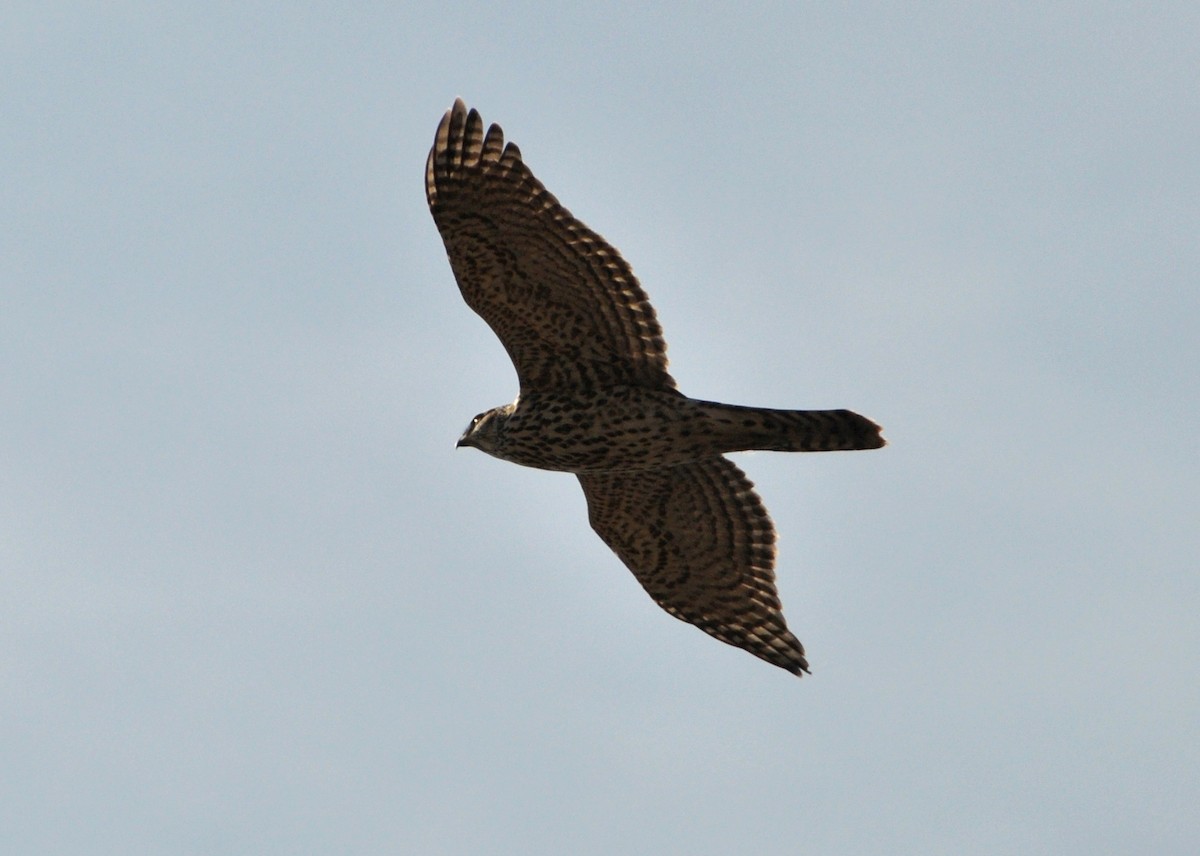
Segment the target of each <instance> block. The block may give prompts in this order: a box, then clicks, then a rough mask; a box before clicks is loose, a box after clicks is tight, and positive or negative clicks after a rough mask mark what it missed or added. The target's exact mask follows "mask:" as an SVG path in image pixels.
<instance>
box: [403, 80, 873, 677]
mask: <svg viewBox="0 0 1200 856" xmlns="http://www.w3.org/2000/svg"><path fill="white" fill-rule="evenodd" d="M425 195H426V199H427V200H428V202H429V210H430V211H431V212H432V214H433V219H434V222H435V223H436V224H437V228H438V231H439V232H440V233H441V236H442V240H443V241H444V242H445V245H446V253H447V255H448V256H449V258H450V267H451V269H452V270H453V271H454V277H455V279H456V280H458V287H459V289H460V290H461V291H462V296H463V298H464V299H465V300H466V302H467V305H468V306H470V307H471V308H472V309H474V310H475V311H476V312H477V313H478V314H479V315H480V316H482V317H483V320H484V321H486V322H487V323H488V326H490V327H491V328H492V330H493V331H494V332H495V334H496V335H497V336H498V337H499V338H500V341H501V342H502V343H503V345H504V348H505V350H507V351H508V355H509V357H510V358H511V359H512V362H513V365H514V366H515V367H516V370H517V378H518V381H519V385H520V391H519V393H518V396H517V400H516V401H514V402H513V403H512V404H505V405H502V406H500V407H495V408H492V409H491V410H488V411H485V412H484V413H481V414H479V415H478V416H476V417H475V418H474V419H472V420H471V424H470V425H469V426H468V427H467V429H466V431H465V432H464V433H463V435H462V437H461V438H460V439H459V441H458V445H459V446H473V447H475V448H477V449H480V450H481V451H483V452H486V453H487V454H489V455H494V456H495V457H497V458H500V459H502V460H505V461H512V462H513V463H517V464H522V465H524V466H527V467H537V468H540V469H545V470H560V471H565V472H571V473H574V474H575V475H576V477H577V478H578V479H579V483H580V485H581V486H582V487H583V493H584V496H585V497H586V499H587V506H588V519H589V521H590V523H591V525H592V528H593V529H594V530H595V531H596V534H598V535H599V536H600V538H601V539H602V540H603V541H604V543H605V544H607V545H608V546H609V547H610V548H611V549H612V551H613V552H614V553H616V554H617V556H618V557H620V559H621V561H622V562H624V563H625V565H626V566H627V567H628V568H629V570H631V571H632V572H633V575H634V576H635V577H636V578H637V580H638V582H640V583H641V584H642V586H643V587H644V588H645V589H646V591H647V592H648V593H649V595H650V597H652V598H653V599H654V600H655V602H656V603H658V605H659V606H661V607H662V608H663V609H665V610H666V611H667V612H669V613H670V614H671V615H673V616H675V617H676V618H679V619H681V620H683V621H686V622H688V623H690V624H694V625H696V626H697V627H699V628H700V629H701V630H703V631H704V632H705V633H708V634H710V635H711V636H714V637H716V638H717V639H720V640H721V641H722V642H726V643H728V644H730V645H734V646H736V647H738V648H743V649H745V650H746V651H749V652H750V653H751V654H754V655H755V656H756V657H761V658H762V659H763V660H766V661H767V662H768V663H772V664H774V665H776V666H779V667H780V668H783V669H786V670H787V671H789V672H792V673H794V674H796V675H800V674H801V673H803V672H807V671H808V661H807V660H806V659H805V658H804V646H803V645H801V644H800V641H799V640H798V639H797V638H796V637H795V636H794V635H792V632H791V631H790V630H788V628H787V623H786V622H785V621H784V617H783V612H782V609H781V606H780V602H779V597H778V595H777V593H776V590H775V572H774V566H775V529H774V526H773V525H772V523H771V518H770V516H769V515H768V514H767V510H766V508H765V507H764V506H763V503H762V500H761V499H759V497H758V494H757V493H755V491H754V486H753V484H752V483H751V482H750V480H749V479H748V478H746V475H745V474H744V473H743V472H742V471H741V470H740V469H738V468H737V467H736V466H735V465H734V464H733V463H732V462H731V461H730V460H729V459H728V458H726V457H724V456H725V454H726V453H728V452H739V451H745V450H750V449H764V450H771V451H780V452H826V451H840V450H850V449H877V448H879V447H881V446H883V445H884V440H883V438H882V437H881V436H880V428H879V426H878V425H876V424H875V423H874V422H872V421H871V420H869V419H867V418H865V417H863V416H859V415H858V414H857V413H852V412H850V411H849V410H771V409H766V408H760V407H741V406H737V405H732V404H718V403H716V402H712V401H701V400H699V399H694V398H689V397H687V396H685V395H684V394H683V393H681V392H679V391H678V390H677V389H676V388H675V381H674V379H673V378H672V377H671V375H670V374H668V373H667V355H666V350H667V346H666V342H665V341H664V340H663V334H662V329H661V328H660V327H659V324H658V319H657V317H656V316H655V313H654V309H653V308H652V307H651V306H650V302H649V300H648V299H647V297H646V293H645V292H644V291H643V290H642V288H641V286H640V285H639V284H638V281H637V279H636V278H635V277H634V275H633V271H632V270H631V269H630V267H629V265H628V264H627V263H626V262H625V260H624V259H623V258H622V257H621V254H620V253H618V252H617V251H616V249H614V248H613V247H612V246H610V245H609V244H608V243H607V242H605V240H604V239H603V238H601V237H600V236H599V235H597V234H596V233H595V232H593V231H592V230H591V229H589V228H588V227H587V226H585V225H584V224H583V223H581V222H579V221H578V220H576V219H575V218H574V217H573V216H572V215H571V213H570V212H569V211H568V210H567V209H566V208H564V207H563V206H562V205H561V204H559V202H558V200H557V199H556V198H555V197H554V196H553V195H552V194H551V193H550V192H549V191H547V190H546V188H545V187H544V186H543V185H542V183H541V182H540V181H538V180H537V179H536V178H535V177H534V175H533V173H532V172H531V171H530V170H529V167H527V166H526V165H525V162H524V161H523V160H522V159H521V152H520V150H519V149H518V148H517V147H516V145H514V144H513V143H507V144H506V143H505V142H504V133H503V131H501V130H500V127H499V126H498V125H492V126H491V127H490V128H488V129H487V130H486V132H485V130H484V124H483V120H482V119H481V118H480V116H479V113H478V112H476V111H475V110H469V111H468V110H467V107H466V105H465V104H463V102H462V100H461V99H458V100H456V101H455V102H454V106H453V107H451V108H450V109H449V110H448V111H446V115H445V116H443V117H442V121H441V123H440V124H439V125H438V129H437V136H436V137H435V139H434V143H433V148H432V149H431V150H430V152H429V159H428V161H427V162H426V165H425Z"/></svg>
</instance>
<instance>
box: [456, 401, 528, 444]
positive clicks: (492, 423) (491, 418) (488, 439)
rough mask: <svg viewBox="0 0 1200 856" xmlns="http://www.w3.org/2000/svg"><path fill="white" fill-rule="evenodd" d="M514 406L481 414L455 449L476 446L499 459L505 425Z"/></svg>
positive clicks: (496, 408) (473, 421) (497, 408)
mask: <svg viewBox="0 0 1200 856" xmlns="http://www.w3.org/2000/svg"><path fill="white" fill-rule="evenodd" d="M514 406H515V405H512V404H505V405H503V406H502V407H493V408H492V409H491V410H487V411H485V412H483V413H480V414H479V415H478V416H476V417H475V418H474V419H472V420H471V424H470V425H468V426H467V430H466V431H463V433H462V436H461V437H459V438H458V443H457V444H456V445H455V448H459V449H461V448H462V447H463V446H474V447H475V448H476V449H479V450H480V451H481V452H487V453H488V454H489V455H496V456H497V457H499V452H500V446H501V444H502V442H503V440H504V423H505V422H506V421H507V420H508V417H509V415H510V414H511V413H512V412H513V408H514Z"/></svg>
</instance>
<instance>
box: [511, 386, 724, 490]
mask: <svg viewBox="0 0 1200 856" xmlns="http://www.w3.org/2000/svg"><path fill="white" fill-rule="evenodd" d="M689 404H690V402H689V401H688V399H686V398H685V397H683V396H680V395H678V394H676V393H661V392H657V391H651V390H636V389H630V390H619V391H617V392H615V393H613V394H611V395H608V396H606V397H605V398H604V399H603V400H601V401H594V402H593V401H588V402H580V401H574V400H571V399H566V398H560V397H549V396H538V397H536V398H533V399H529V400H526V399H523V400H522V401H521V402H520V403H519V404H518V406H517V410H516V411H515V412H514V413H513V414H512V416H511V417H510V418H509V420H508V422H507V425H506V429H505V440H504V444H503V449H501V450H498V451H499V454H498V457H501V458H504V459H505V460H508V461H512V462H513V463H517V464H522V465H524V466H528V467H537V468H539V469H545V470H566V471H569V472H588V471H598V470H604V471H611V470H623V469H646V468H650V467H662V466H672V465H674V464H681V463H687V462H689V461H695V460H698V459H700V458H707V457H711V456H712V455H714V454H719V449H718V446H719V444H715V443H713V442H712V441H711V439H709V438H707V437H706V434H707V432H706V431H705V430H704V429H705V426H704V425H702V424H697V420H696V414H695V413H693V412H692V410H691V408H689V407H688V405H689Z"/></svg>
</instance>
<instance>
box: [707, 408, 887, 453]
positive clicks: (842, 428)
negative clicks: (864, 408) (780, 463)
mask: <svg viewBox="0 0 1200 856" xmlns="http://www.w3.org/2000/svg"><path fill="white" fill-rule="evenodd" d="M703 404H704V405H705V406H704V413H705V415H706V416H707V417H708V419H709V420H710V423H711V424H712V425H713V427H714V428H715V429H716V433H717V434H719V435H720V436H721V437H722V439H727V440H728V441H729V443H730V446H729V447H728V448H727V449H725V451H727V452H742V451H749V450H751V449H761V450H763V451H771V452H843V451H851V450H854V449H878V448H880V447H882V446H884V445H885V444H886V443H887V441H886V440H884V439H883V437H882V435H881V434H880V431H881V430H882V429H881V428H880V427H879V426H878V425H876V424H875V423H874V422H872V421H871V420H870V419H867V418H866V417H865V416H860V415H859V414H857V413H854V412H853V411H850V410H772V409H769V408H764V407H741V406H738V405H734V404H717V403H715V402H703Z"/></svg>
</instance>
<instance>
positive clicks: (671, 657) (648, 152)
mask: <svg viewBox="0 0 1200 856" xmlns="http://www.w3.org/2000/svg"><path fill="white" fill-rule="evenodd" d="M1198 44H1200V7H1198V6H1197V5H1196V4H1195V3H1157V4H1149V5H1137V4H1125V3H1107V2H1101V3H1096V2H1077V3H1049V4H1047V3H1015V4H962V3H944V4H941V3H939V4H916V5H913V4H893V3H868V4H855V5H854V6H853V7H848V6H843V5H838V4H813V3H761V2H740V3H737V4H728V5H723V4H705V5H704V6H703V7H702V6H701V4H683V3H677V4H646V3H640V2H639V3H617V4H607V3H591V4H559V3H531V2H517V3H507V4H474V3H465V4H456V3H445V2H408V3H404V2H392V3H360V4H350V5H346V4H324V3H309V4H288V3H272V2H259V3H230V4H224V3H175V4H137V3H111V4H82V3H76V4H72V3H61V4H56V3H36V4H35V3H18V4H17V5H16V7H15V8H14V7H13V6H11V5H10V6H9V7H8V8H7V11H5V13H4V14H3V25H2V26H0V65H2V68H0V166H2V169H0V182H2V187H3V192H2V193H0V850H2V851H3V852H5V853H12V854H18V853H19V854H35V853H87V854H130V853H154V854H249V853H253V854H310V853H311V854H328V853H355V854H358V853H362V854H375V853H388V854H391V853H413V854H477V853H520V854H566V853H569V854H616V853H620V854H656V853H670V852H678V853H684V852H686V853H690V854H718V853H720V854H726V853H750V852H769V853H780V854H786V853H814V854H816V853H821V854H824V853H855V854H1001V853H1088V854H1108V853H1135V852H1137V853H1155V854H1192V853H1196V852H1200V820H1197V809H1196V806H1197V805H1200V774H1198V773H1197V770H1198V769H1200V739H1198V735H1200V682H1198V681H1197V677H1196V657H1197V654H1198V653H1200V629H1198V622H1197V615H1198V612H1200V574H1198V573H1197V570H1198V564H1200V562H1198V557H1200V525H1198V524H1200V495H1198V493H1200V491H1198V488H1197V485H1198V484H1200V452H1198V451H1197V440H1198V439H1200V437H1198V431H1197V421H1198V420H1197V417H1198V416H1200V378H1198V377H1197V374H1198V372H1197V367H1198V366H1200V287H1198V282H1197V280H1198V272H1200V250H1198V244H1200V242H1198V237H1200V214H1198V212H1200V203H1198V200H1200V166H1198V158H1200V95H1198V93H1200V49H1198V48H1197V45H1198ZM458 95H461V96H463V97H464V98H465V99H466V100H467V102H468V103H469V104H470V105H472V106H475V107H477V108H479V109H480V111H481V112H482V113H483V116H484V119H485V121H488V122H491V121H496V122H499V123H500V124H502V125H503V127H504V129H505V131H506V133H507V136H508V138H509V139H511V140H514V141H516V142H517V143H518V144H519V145H520V146H521V148H522V151H523V152H524V154H525V158H526V160H527V162H528V163H529V164H530V165H531V166H532V168H533V169H534V171H535V172H536V174H537V175H538V176H539V177H540V178H541V179H542V180H543V181H544V182H545V183H546V184H547V186H548V187H549V188H550V189H551V190H552V191H553V192H554V193H555V194H556V195H557V196H558V197H559V198H560V199H561V200H562V201H563V203H564V204H565V205H566V206H567V207H569V208H570V209H571V210H572V211H573V212H574V213H575V214H576V215H577V216H579V217H580V218H582V219H583V220H584V221H585V222H587V223H588V224H589V225H590V226H592V227H593V228H594V229H595V230H596V231H598V232H600V233H601V234H603V235H604V236H606V237H607V238H608V239H609V240H610V241H611V242H612V243H613V244H614V245H615V246H617V247H619V248H620V249H621V251H622V252H623V253H624V255H625V256H626V258H627V259H628V260H629V261H630V262H631V264H632V265H633V267H634V270H635V271H636V272H637V273H638V275H639V276H640V278H641V280H642V283H643V285H644V286H645V287H646V289H647V291H648V292H649V294H650V296H651V298H652V299H653V301H654V303H655V306H656V307H657V309H658V312H659V316H660V318H661V320H662V322H663V325H664V328H665V331H666V335H667V339H668V341H669V343H670V355H671V357H672V371H673V373H674V375H675V377H676V378H677V379H678V380H679V382H680V385H681V388H682V389H683V390H684V391H686V392H688V393H689V394H691V395H694V396H698V397H703V398H711V399H718V400H726V401H734V402H739V403H746V404H761V405H768V406H778V407H785V406H792V407H849V408H852V409H855V410H858V411H860V412H862V413H864V414H866V415H869V416H870V417H872V418H874V419H876V420H877V421H879V422H880V423H882V424H883V426H884V427H885V431H886V435H887V437H888V438H889V440H890V442H891V445H890V446H889V447H888V448H887V449H885V450H883V451H880V452H869V453H867V452H863V453H853V454H836V455H810V456H802V455H780V454H770V453H758V454H752V455H742V456H738V457H737V460H738V463H739V464H740V465H741V466H742V467H743V468H744V469H746V471H747V472H748V473H749V475H750V476H751V478H753V479H754V480H755V482H756V483H757V484H758V486H759V488H760V491H761V493H762V495H763V497H764V499H765V501H766V503H767V505H768V507H769V508H770V510H771V512H772V515H773V517H774V519H775V521H776V525H777V527H778V529H779V533H780V556H779V563H778V570H779V588H780V591H781V594H782V596H783V599H784V603H785V607H786V614H787V616H788V618H789V620H790V623H791V625H792V627H793V628H794V629H795V631H796V632H797V635H799V637H800V638H801V639H802V640H803V641H804V643H805V645H806V646H807V648H808V652H809V655H810V659H811V661H812V664H813V675H812V676H811V677H806V678H804V679H803V680H797V679H795V678H794V677H792V676H790V675H788V674H787V673H785V672H783V671H781V670H779V669H776V668H772V667H771V666H769V665H767V664H765V663H763V662H760V661H758V660H756V659H754V658H753V657H751V656H750V655H748V654H746V653H744V652H740V651H738V650H735V649H733V648H730V647H728V646H725V645H722V644H720V643H718V642H716V641H715V640H712V639H710V638H708V637H707V636H705V635H703V634H702V633H700V632H699V631H697V630H695V629H693V628H690V627H688V626H686V625H684V624H682V623H680V622H677V621H675V620H673V619H672V618H670V617H669V616H667V615H666V614H665V613H663V612H661V611H660V610H659V609H658V608H657V607H655V606H654V605H653V603H652V602H651V601H650V600H649V598H648V597H647V596H646V595H645V594H644V593H643V592H642V591H641V589H640V588H639V587H638V586H637V584H636V583H635V581H634V580H633V578H632V576H631V575H630V574H629V573H628V572H627V571H626V570H625V569H624V568H623V566H622V565H621V563H620V562H619V561H618V560H617V559H616V557H615V556H613V555H612V554H611V553H610V552H609V551H608V550H607V549H606V548H605V547H604V545H603V544H602V543H601V542H600V541H599V539H598V538H596V537H595V535H594V534H593V533H592V532H591V530H590V529H589V527H588V524H587V519H586V513H585V506H584V501H583V497H582V495H581V493H580V491H579V488H578V485H577V484H576V482H575V479H574V478H572V477H570V476H568V475H563V474H556V473H544V472H538V471H534V470H525V469H521V468H519V467H516V466H513V465H510V464H506V463H503V462H501V461H497V460H494V459H491V458H488V457H486V456H484V455H482V454H480V453H478V452H476V451H474V450H460V451H457V452H456V451H455V449H454V441H455V440H456V439H457V437H458V435H459V433H460V432H461V430H462V429H463V427H464V426H465V425H466V423H467V421H468V420H469V419H470V418H471V417H472V416H473V415H474V414H475V413H477V412H479V411H481V410H484V409H486V408H488V407H491V406H493V405H496V404H501V403H504V402H506V401H509V400H511V399H512V397H513V396H514V395H515V393H516V380H515V374H514V373H513V371H512V368H511V366H510V365H509V364H508V362H507V359H506V357H505V355H504V352H503V350H502V349H501V347H500V345H499V343H498V342H497V341H496V340H495V339H494V337H493V336H492V335H491V333H490V331H489V330H488V329H487V328H486V326H485V325H484V324H483V322H482V321H481V320H480V319H479V318H477V317H476V316H475V315H474V314H473V313H471V311H470V310H469V309H468V308H467V307H466V305H465V304H464V303H463V302H462V300H461V298H460V296H459V294H458V290H457V288H456V287H455V284H454V281H453V278H452V275H451V272H450V269H449V265H448V264H447V262H446V258H445V253H444V250H443V247H442V244H441V241H440V239H439V238H438V235H437V232H436V230H435V228H434V225H433V222H432V220H431V219H430V217H429V214H428V211H427V210H426V206H425V200H424V193H423V189H422V184H423V170H424V163H425V155H426V152H427V151H428V149H429V146H430V144H431V142H432V140H433V135H434V130H435V128H436V126H437V122H438V120H439V118H440V117H441V115H442V113H443V111H445V109H446V108H447V107H449V106H450V104H451V102H452V101H453V99H454V97H455V96H458Z"/></svg>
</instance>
